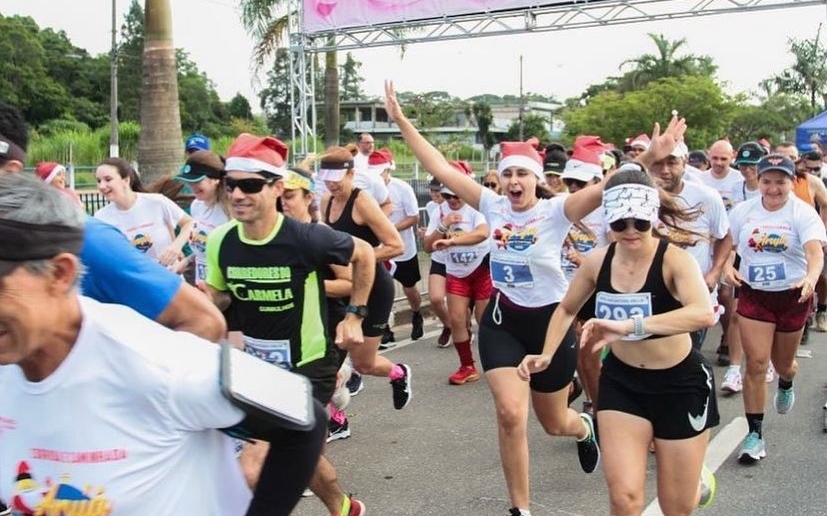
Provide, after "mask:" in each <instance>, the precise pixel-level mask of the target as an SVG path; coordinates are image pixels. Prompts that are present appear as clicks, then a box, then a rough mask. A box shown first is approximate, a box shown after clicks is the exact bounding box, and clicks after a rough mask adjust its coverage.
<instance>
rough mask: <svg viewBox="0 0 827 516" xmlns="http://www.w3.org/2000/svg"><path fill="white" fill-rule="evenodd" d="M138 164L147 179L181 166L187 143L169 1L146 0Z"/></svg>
mask: <svg viewBox="0 0 827 516" xmlns="http://www.w3.org/2000/svg"><path fill="white" fill-rule="evenodd" d="M144 13H145V23H144V27H145V31H146V32H145V39H144V51H143V86H142V87H141V135H140V138H139V140H138V164H139V166H140V170H141V177H142V179H143V180H144V181H151V180H152V179H154V178H156V177H159V176H163V175H165V174H169V173H171V172H173V171H175V170H177V169H178V167H179V166H180V165H181V158H182V156H183V155H184V142H183V138H182V136H181V113H180V109H179V105H178V67H177V63H176V59H175V47H174V46H173V44H172V10H171V8H170V1H169V0H146V2H145V5H144Z"/></svg>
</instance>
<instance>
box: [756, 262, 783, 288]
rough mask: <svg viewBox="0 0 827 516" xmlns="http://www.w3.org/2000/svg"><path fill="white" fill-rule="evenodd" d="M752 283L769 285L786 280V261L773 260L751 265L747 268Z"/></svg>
mask: <svg viewBox="0 0 827 516" xmlns="http://www.w3.org/2000/svg"><path fill="white" fill-rule="evenodd" d="M747 276H748V277H749V282H750V283H755V284H758V285H767V284H770V283H775V282H777V281H786V279H787V268H786V267H785V266H784V262H772V263H761V264H755V265H750V266H749V268H748V269H747Z"/></svg>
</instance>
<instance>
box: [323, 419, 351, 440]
mask: <svg viewBox="0 0 827 516" xmlns="http://www.w3.org/2000/svg"><path fill="white" fill-rule="evenodd" d="M327 430H328V432H327V442H329V443H332V442H333V441H338V440H339V439H347V438H348V437H350V425H349V424H348V422H347V418H345V420H344V421H342V422H341V423H339V422H337V421H334V420H333V419H331V420H329V421H328V422H327Z"/></svg>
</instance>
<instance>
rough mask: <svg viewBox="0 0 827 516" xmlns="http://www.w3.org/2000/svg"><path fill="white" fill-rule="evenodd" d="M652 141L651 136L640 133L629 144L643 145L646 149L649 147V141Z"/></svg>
mask: <svg viewBox="0 0 827 516" xmlns="http://www.w3.org/2000/svg"><path fill="white" fill-rule="evenodd" d="M650 141H651V140H650V139H649V136H648V135H646V134H645V133H644V134H639V135H637V136H635V138H634V139H633V140H632V142H631V143H630V144H629V147H642V148H643V150H646V149H648V148H649V142H650Z"/></svg>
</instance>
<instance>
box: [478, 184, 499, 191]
mask: <svg viewBox="0 0 827 516" xmlns="http://www.w3.org/2000/svg"><path fill="white" fill-rule="evenodd" d="M482 186H484V187H486V188H491V189H492V190H495V189H496V188H497V187H498V186H500V185H498V184H497V183H483V184H482Z"/></svg>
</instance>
